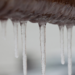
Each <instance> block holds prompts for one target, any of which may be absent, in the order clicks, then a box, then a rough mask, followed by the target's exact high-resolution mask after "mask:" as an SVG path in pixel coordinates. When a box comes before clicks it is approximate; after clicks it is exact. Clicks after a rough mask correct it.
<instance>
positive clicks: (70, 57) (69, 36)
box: [67, 25, 73, 75]
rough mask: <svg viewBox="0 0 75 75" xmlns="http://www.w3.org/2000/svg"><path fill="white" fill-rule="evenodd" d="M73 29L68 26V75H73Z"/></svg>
mask: <svg viewBox="0 0 75 75" xmlns="http://www.w3.org/2000/svg"><path fill="white" fill-rule="evenodd" d="M72 27H73V25H67V49H68V75H72Z"/></svg>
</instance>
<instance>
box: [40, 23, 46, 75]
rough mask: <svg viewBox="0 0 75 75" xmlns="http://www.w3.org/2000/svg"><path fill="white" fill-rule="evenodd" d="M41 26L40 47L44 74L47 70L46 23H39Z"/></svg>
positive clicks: (43, 74)
mask: <svg viewBox="0 0 75 75" xmlns="http://www.w3.org/2000/svg"><path fill="white" fill-rule="evenodd" d="M39 27H40V49H41V58H42V59H41V60H42V75H45V71H46V23H39Z"/></svg>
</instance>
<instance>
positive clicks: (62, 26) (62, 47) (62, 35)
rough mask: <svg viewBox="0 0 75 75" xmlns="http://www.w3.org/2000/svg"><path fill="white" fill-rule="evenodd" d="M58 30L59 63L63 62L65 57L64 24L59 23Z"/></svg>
mask: <svg viewBox="0 0 75 75" xmlns="http://www.w3.org/2000/svg"><path fill="white" fill-rule="evenodd" d="M59 30H60V49H61V64H65V57H64V25H59Z"/></svg>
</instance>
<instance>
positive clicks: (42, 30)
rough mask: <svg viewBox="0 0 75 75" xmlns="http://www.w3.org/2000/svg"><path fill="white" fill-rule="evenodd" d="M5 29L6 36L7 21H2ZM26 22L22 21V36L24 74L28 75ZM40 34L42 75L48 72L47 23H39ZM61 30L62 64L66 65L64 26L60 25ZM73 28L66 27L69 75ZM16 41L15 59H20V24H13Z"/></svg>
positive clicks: (70, 72) (70, 73) (69, 71)
mask: <svg viewBox="0 0 75 75" xmlns="http://www.w3.org/2000/svg"><path fill="white" fill-rule="evenodd" d="M1 23H2V28H3V35H4V37H5V35H6V21H1ZM26 25H27V22H26V21H21V22H20V26H21V34H22V37H21V38H22V48H23V73H24V75H27V56H26ZM38 25H39V32H40V50H41V61H42V75H45V71H46V52H45V51H46V23H39V24H38ZM58 26H59V30H60V46H61V63H62V64H65V59H64V25H58ZM72 27H73V25H66V28H67V48H68V75H72V51H71V48H72V46H71V45H72ZM13 28H14V39H15V57H16V58H18V23H17V22H13Z"/></svg>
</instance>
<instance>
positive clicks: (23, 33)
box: [21, 21, 27, 75]
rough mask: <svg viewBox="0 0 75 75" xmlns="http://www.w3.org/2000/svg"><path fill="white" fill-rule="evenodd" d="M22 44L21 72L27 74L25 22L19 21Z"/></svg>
mask: <svg viewBox="0 0 75 75" xmlns="http://www.w3.org/2000/svg"><path fill="white" fill-rule="evenodd" d="M21 28H22V45H23V73H24V75H27V56H26V22H23V21H22V22H21Z"/></svg>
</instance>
